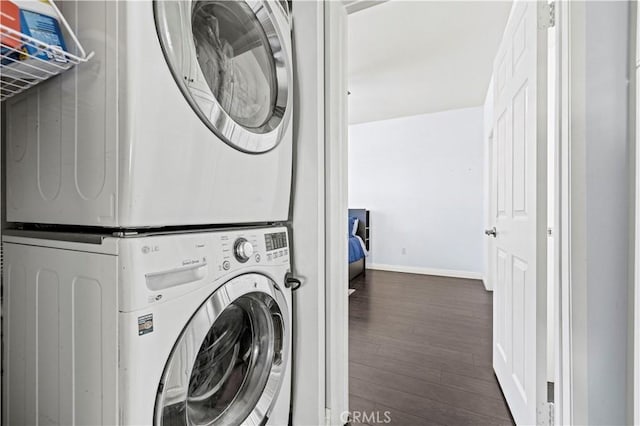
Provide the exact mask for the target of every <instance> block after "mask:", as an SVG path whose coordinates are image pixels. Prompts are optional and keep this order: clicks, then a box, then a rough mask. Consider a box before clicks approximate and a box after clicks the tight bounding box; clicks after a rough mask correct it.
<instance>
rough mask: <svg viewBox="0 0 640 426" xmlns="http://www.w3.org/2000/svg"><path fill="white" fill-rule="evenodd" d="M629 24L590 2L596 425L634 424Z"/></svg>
mask: <svg viewBox="0 0 640 426" xmlns="http://www.w3.org/2000/svg"><path fill="white" fill-rule="evenodd" d="M628 21H629V4H628V2H617V1H616V2H607V1H602V2H586V47H587V48H586V66H585V70H586V72H585V75H586V87H585V93H586V97H585V99H586V110H585V123H586V127H585V129H586V170H587V174H586V224H587V227H586V230H587V234H586V238H587V318H588V319H587V324H586V326H587V330H588V331H587V348H588V355H587V368H588V386H589V396H588V407H589V413H588V416H589V417H588V421H589V424H610V425H613V424H626V423H627V418H626V414H627V411H626V390H627V388H626V380H627V377H628V375H627V370H626V367H627V286H628V284H629V277H628V265H629V263H628V262H629V256H628V254H629V251H628V249H629V240H628V239H629V235H630V229H629V216H628V214H629V200H628V197H629V165H628V155H629V141H628V138H627V119H628V117H627V114H628V100H627V99H628V98H627V96H628V93H627V91H628V86H627V81H628V78H629V73H628V53H629V51H628V46H629V26H628ZM629 377H630V376H629Z"/></svg>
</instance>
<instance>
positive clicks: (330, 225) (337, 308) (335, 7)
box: [324, 1, 349, 425]
mask: <svg viewBox="0 0 640 426" xmlns="http://www.w3.org/2000/svg"><path fill="white" fill-rule="evenodd" d="M324 5H325V12H324V16H325V20H324V28H325V153H324V155H325V163H326V165H327V166H326V168H325V185H326V192H325V197H326V198H325V208H326V211H325V229H326V236H325V238H326V242H325V255H326V262H325V265H326V274H325V275H326V277H327V280H326V287H325V291H326V295H325V299H326V310H327V313H326V317H325V318H326V326H325V327H326V333H327V335H326V380H327V385H326V419H327V424H330V425H343V424H345V423H347V422H348V417H349V415H348V412H349V271H348V266H347V258H348V249H347V239H346V236H347V233H348V230H347V227H348V226H347V217H348V145H347V133H348V122H347V118H348V115H347V28H348V21H347V10H346V7H345V5H344V3H343V2H339V1H325V2H324ZM336 58H340V60H339V61H338V60H335V59H336Z"/></svg>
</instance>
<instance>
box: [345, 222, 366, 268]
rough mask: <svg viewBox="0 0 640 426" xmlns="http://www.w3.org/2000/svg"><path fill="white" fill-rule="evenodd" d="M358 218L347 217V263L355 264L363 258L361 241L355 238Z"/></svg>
mask: <svg viewBox="0 0 640 426" xmlns="http://www.w3.org/2000/svg"><path fill="white" fill-rule="evenodd" d="M357 230H358V218H356V217H353V216H349V263H353V262H357V261H358V260H360V259H362V258H363V257H365V252H364V249H363V248H362V241H361V240H360V237H358V236H356V231H357Z"/></svg>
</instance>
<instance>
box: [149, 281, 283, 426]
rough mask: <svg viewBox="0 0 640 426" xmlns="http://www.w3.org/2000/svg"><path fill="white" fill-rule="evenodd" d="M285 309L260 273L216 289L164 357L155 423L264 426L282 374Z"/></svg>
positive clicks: (280, 299) (281, 297) (274, 289)
mask: <svg viewBox="0 0 640 426" xmlns="http://www.w3.org/2000/svg"><path fill="white" fill-rule="evenodd" d="M286 312H287V311H286V304H285V302H284V298H283V296H282V294H281V293H280V291H279V290H277V288H276V287H275V285H274V284H273V283H272V282H270V280H269V279H267V278H266V277H264V276H262V275H257V274H248V275H244V276H241V277H238V278H236V279H234V280H233V281H231V282H229V283H228V284H226V285H225V286H223V287H222V288H220V289H219V290H217V291H216V292H215V293H213V295H211V296H210V297H209V299H207V301H205V303H204V304H203V305H201V307H200V308H199V309H198V311H197V312H196V314H195V315H194V316H193V318H192V319H191V321H190V322H189V324H188V325H187V327H186V328H185V330H184V331H183V333H182V335H181V336H180V338H179V340H178V342H177V343H176V345H175V346H174V349H173V351H172V354H171V356H170V358H169V361H168V362H167V365H166V367H165V371H164V374H163V378H162V381H161V382H160V385H159V388H158V396H157V399H156V413H155V418H156V424H158V425H172V426H173V425H231V424H238V425H239V424H256V425H258V424H262V423H263V422H264V419H266V418H267V416H268V414H269V412H270V410H271V408H272V405H273V403H274V402H275V399H276V396H277V394H278V391H279V388H280V384H281V381H282V377H283V375H284V367H285V363H286V361H287V360H286V356H285V355H286V354H287V347H286V345H287V344H288V343H287V342H288V334H287V333H288V332H289V331H288V326H287V325H286V324H285V323H284V321H283V318H286V317H287V316H286Z"/></svg>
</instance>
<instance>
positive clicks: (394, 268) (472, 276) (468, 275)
mask: <svg viewBox="0 0 640 426" xmlns="http://www.w3.org/2000/svg"><path fill="white" fill-rule="evenodd" d="M367 269H375V270H378V271H390V272H404V273H406V274H421V275H434V276H437V277H451V278H464V279H468V280H483V281H484V274H483V273H482V272H472V271H454V270H451V269H437V268H422V267H418V266H405V265H385V264H382V263H369V264H367Z"/></svg>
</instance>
